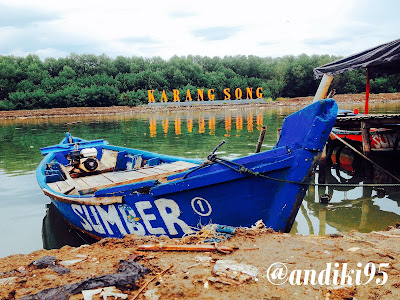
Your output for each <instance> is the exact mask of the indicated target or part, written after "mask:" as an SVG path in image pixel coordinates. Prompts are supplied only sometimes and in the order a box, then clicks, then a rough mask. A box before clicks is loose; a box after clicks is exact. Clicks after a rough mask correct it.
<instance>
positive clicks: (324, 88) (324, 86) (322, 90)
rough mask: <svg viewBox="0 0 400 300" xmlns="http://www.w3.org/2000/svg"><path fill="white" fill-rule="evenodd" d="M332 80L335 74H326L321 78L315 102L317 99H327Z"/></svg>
mask: <svg viewBox="0 0 400 300" xmlns="http://www.w3.org/2000/svg"><path fill="white" fill-rule="evenodd" d="M332 80H333V76H332V75H328V74H324V76H323V77H322V79H321V82H320V83H319V86H318V89H317V92H316V93H315V96H314V100H313V103H314V102H317V101H319V100H321V99H325V97H326V94H327V93H328V90H329V86H330V85H331V82H332Z"/></svg>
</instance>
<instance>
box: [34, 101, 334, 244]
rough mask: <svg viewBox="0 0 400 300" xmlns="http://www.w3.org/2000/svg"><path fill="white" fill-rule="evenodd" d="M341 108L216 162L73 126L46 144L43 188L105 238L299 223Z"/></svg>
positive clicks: (326, 108)
mask: <svg viewBox="0 0 400 300" xmlns="http://www.w3.org/2000/svg"><path fill="white" fill-rule="evenodd" d="M336 115H337V105H336V102H335V101H334V100H333V99H326V100H320V101H317V102H316V103H313V104H312V105H309V106H307V107H306V108H303V109H302V110H300V111H298V112H296V113H294V114H292V115H290V116H288V117H287V118H286V119H285V120H284V123H283V126H282V131H281V134H280V139H279V141H278V143H277V145H276V146H275V147H274V148H273V149H272V150H269V151H265V152H261V153H256V154H252V155H248V156H245V157H241V158H237V159H233V160H231V161H230V160H225V159H222V158H219V157H218V156H217V155H216V154H215V150H214V152H212V153H211V154H210V155H209V156H208V157H207V160H206V161H200V160H195V159H186V158H181V157H174V156H168V155H162V154H156V153H151V152H146V151H141V150H135V149H128V148H123V147H117V146H111V145H109V144H108V143H107V142H106V141H103V140H91V141H89V140H83V139H80V138H77V137H72V136H71V135H70V134H69V133H66V136H65V138H64V139H63V140H62V141H61V143H59V144H56V145H54V146H50V147H46V148H42V149H41V152H42V154H43V155H45V157H44V159H43V160H42V162H41V163H40V165H39V166H38V168H37V171H36V173H37V180H38V183H39V185H40V187H41V188H42V190H43V192H44V193H45V194H46V195H47V196H49V197H50V199H51V201H52V202H53V203H54V205H55V206H56V207H57V209H58V210H59V211H60V212H61V214H62V215H63V216H64V217H65V219H66V220H68V221H69V222H70V223H71V224H72V225H74V226H75V227H77V228H78V229H80V230H82V231H84V232H85V233H87V234H89V235H91V236H93V237H97V238H102V237H123V236H124V235H127V234H130V233H134V234H138V235H149V234H151V235H168V236H170V237H181V236H183V235H185V234H187V233H190V232H192V231H196V230H198V229H199V228H200V227H201V226H204V225H207V224H209V223H213V224H220V225H228V226H234V227H238V226H251V225H253V224H254V223H255V222H257V221H258V220H262V221H263V222H264V223H265V225H266V226H267V227H271V228H273V229H274V230H276V231H283V232H288V231H290V229H291V227H292V225H293V222H294V219H295V217H296V214H297V211H298V209H299V207H300V205H301V202H302V200H303V198H304V195H305V193H306V190H307V188H308V184H309V182H310V179H311V175H312V172H313V169H314V167H315V165H316V163H317V162H318V158H319V154H320V153H321V151H322V150H323V148H324V146H325V143H326V140H327V138H328V135H329V133H330V131H331V128H332V126H333V125H334V123H335V120H336Z"/></svg>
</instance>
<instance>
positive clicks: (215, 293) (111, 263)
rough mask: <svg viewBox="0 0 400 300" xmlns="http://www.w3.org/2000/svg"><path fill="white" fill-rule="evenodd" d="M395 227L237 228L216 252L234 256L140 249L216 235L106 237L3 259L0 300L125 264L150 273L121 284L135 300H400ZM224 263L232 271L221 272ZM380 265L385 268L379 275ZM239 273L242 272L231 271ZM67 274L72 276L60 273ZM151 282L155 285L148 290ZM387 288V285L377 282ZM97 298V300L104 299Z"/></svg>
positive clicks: (194, 241)
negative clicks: (278, 277)
mask: <svg viewBox="0 0 400 300" xmlns="http://www.w3.org/2000/svg"><path fill="white" fill-rule="evenodd" d="M258 225H260V224H258ZM261 225H262V224H261ZM398 228H399V227H398V226H397V225H396V227H394V228H391V230H390V231H381V232H371V233H359V232H356V231H350V232H347V233H340V234H331V235H326V236H302V235H290V234H284V233H277V232H273V231H272V230H269V229H266V228H263V227H262V226H255V227H253V228H238V229H236V232H235V234H234V235H233V236H232V237H231V238H230V239H227V240H225V241H223V242H221V243H219V244H218V247H217V249H221V248H222V247H223V246H225V247H231V248H232V249H233V251H232V252H231V251H228V252H229V253H223V251H212V252H199V251H140V250H138V247H139V245H143V244H145V245H149V244H154V243H160V245H161V244H162V245H176V244H180V245H182V244H183V245H186V246H187V245H193V244H196V245H199V244H200V245H205V243H204V242H203V240H204V238H205V237H212V235H210V232H207V231H202V232H201V233H200V234H197V235H194V236H188V237H185V238H182V239H169V238H167V237H158V238H157V237H154V236H145V237H140V236H136V235H128V236H125V237H124V238H122V239H111V238H106V239H102V240H100V241H99V242H97V243H95V244H92V245H83V246H80V247H78V248H73V247H70V246H64V247H63V248H61V249H56V250H38V251H35V252H32V253H30V254H26V255H11V256H8V257H5V258H0V298H1V299H14V298H17V299H18V298H21V297H24V296H27V295H31V296H32V295H35V294H37V293H39V292H41V291H43V290H45V289H49V288H56V287H60V286H64V285H66V284H68V285H70V284H77V283H79V282H81V281H83V280H87V279H90V278H103V277H104V276H108V275H107V274H114V273H116V271H117V269H118V266H119V264H120V262H121V260H123V261H128V262H130V263H133V262H137V263H139V264H140V265H142V266H144V267H146V268H149V269H150V273H149V274H147V275H145V276H144V277H143V278H142V279H140V280H139V281H137V282H136V283H135V284H132V283H131V284H129V285H126V284H122V286H117V288H118V289H119V293H122V294H125V295H128V298H127V299H133V297H135V296H136V295H137V294H138V293H139V288H140V287H142V288H143V290H142V291H141V292H140V293H139V296H138V298H137V299H177V298H179V299H193V298H201V299H234V298H236V299H301V298H303V299H353V298H354V299H356V298H357V299H367V298H368V297H373V298H374V299H380V298H384V299H399V298H400V263H399V260H400V251H399V247H398V246H399V245H400V243H399V241H400V240H399V238H400V229H398ZM207 245H210V246H212V245H213V244H207ZM47 256H54V257H55V258H54V259H55V260H56V262H55V263H53V264H52V265H51V266H49V267H44V266H40V267H39V266H37V265H38V264H35V263H33V264H32V262H33V261H35V260H36V261H37V260H38V259H41V258H42V259H43V257H47ZM371 263H373V264H374V266H372V264H371ZM223 264H228V265H230V266H231V267H230V268H231V269H229V268H227V269H223V268H222V269H219V268H218V266H221V265H223ZM272 265H278V266H285V267H287V272H288V274H289V273H290V274H291V273H293V274H294V275H292V276H293V278H292V280H291V279H290V277H286V282H285V283H283V284H282V285H277V284H273V283H272V282H274V281H273V279H272V278H273V277H271V276H270V277H269V276H268V274H270V273H269V272H270V271H269V270H270V267H271V266H272ZM328 265H329V266H328ZM55 266H57V268H58V269H56V267H55ZM344 266H345V267H344ZM375 266H376V269H374V268H375ZM378 266H383V267H382V268H380V270H378ZM235 267H237V268H238V269H239V271H238V270H236V271H232V270H233V269H234V268H235ZM65 268H67V269H68V272H64V273H63V272H59V271H60V270H61V271H62V270H63V269H64V270H65ZM343 268H346V270H345V271H343ZM328 269H329V270H328ZM296 270H297V271H296ZM298 270H314V271H315V272H316V274H317V275H319V274H321V272H322V275H321V278H318V277H316V278H315V280H314V282H316V284H311V282H312V281H310V282H306V281H305V280H306V279H305V278H306V277H305V275H304V272H303V273H302V274H300V273H299V272H300V271H298ZM324 270H327V271H324ZM335 270H336V274H337V275H335ZM350 270H352V271H354V273H352V272H350ZM163 271H164V273H163V274H162V275H160V273H162V272H163ZM328 271H329V272H328ZM357 272H358V273H357ZM364 272H366V273H364ZM326 273H329V274H326ZM346 274H347V275H346ZM356 274H358V275H357V276H359V278H358V279H359V280H358V282H357V281H356V280H357V278H356ZM270 275H271V274H270ZM99 276H102V277H99ZM288 276H289V275H288ZM334 276H336V279H335V277H334ZM342 277H343V279H342ZM350 277H351V280H352V281H351V282H350V281H349V280H350V279H349V278H350ZM151 279H154V280H153V281H152V282H150V283H149V284H148V285H147V286H145V285H146V284H147V283H148V282H149V281H150V280H151ZM290 280H291V281H290ZM308 280H311V278H310V279H308ZM335 280H336V281H335ZM368 280H370V281H369V282H367V281H368ZM96 281H97V279H96ZM296 282H297V283H296ZM366 282H367V283H366ZM382 282H384V284H383V285H380V284H378V283H382ZM275 283H277V282H275ZM53 296H54V295H53ZM96 297H98V296H95V298H93V299H100V298H96ZM27 299H36V298H33V296H32V298H27ZM39 299H50V298H39ZM53 299H54V298H53ZM57 299H73V300H77V299H83V296H82V293H81V292H79V293H77V294H76V295H74V296H72V297H70V298H57ZM101 299H102V298H101ZM112 299H113V298H112Z"/></svg>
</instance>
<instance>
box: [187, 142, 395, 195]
mask: <svg viewBox="0 0 400 300" xmlns="http://www.w3.org/2000/svg"><path fill="white" fill-rule="evenodd" d="M224 143H225V141H223V142H222V143H221V144H219V145H218V146H217V147H216V148H215V150H214V151H213V152H212V153H211V154H210V155H208V156H207V159H208V161H207V162H205V163H203V164H201V165H200V166H199V167H197V168H195V169H193V170H191V171H190V172H188V173H186V174H185V176H184V177H183V178H186V176H187V175H189V174H190V173H192V172H194V171H197V170H199V169H201V168H203V167H205V166H207V165H209V164H211V163H214V162H215V163H218V164H221V165H223V166H225V167H227V168H229V169H231V170H233V171H235V172H238V173H240V174H250V175H253V176H256V177H262V178H265V179H269V180H273V181H279V182H285V183H293V184H298V185H304V186H308V185H312V186H328V187H329V186H331V187H397V186H400V183H360V184H358V183H349V184H345V183H307V182H304V181H301V182H300V181H293V180H287V179H281V178H275V177H271V176H268V175H264V174H260V173H259V172H254V171H252V170H250V169H248V168H246V167H245V166H243V165H241V164H238V163H236V162H233V161H230V160H227V159H223V158H220V157H217V155H216V154H215V151H216V150H217V149H218V148H219V147H220V146H222V145H223V144H224ZM396 179H397V178H396Z"/></svg>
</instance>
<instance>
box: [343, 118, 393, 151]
mask: <svg viewBox="0 0 400 300" xmlns="http://www.w3.org/2000/svg"><path fill="white" fill-rule="evenodd" d="M335 127H336V128H339V129H341V130H360V131H361V135H362V146H363V147H362V148H363V152H364V154H365V155H366V156H370V154H371V135H370V129H371V128H375V129H397V137H396V141H395V143H394V144H395V146H394V147H395V148H394V150H395V151H396V150H397V144H398V142H399V140H400V114H367V115H356V116H339V117H338V118H337V119H336V123H335Z"/></svg>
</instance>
